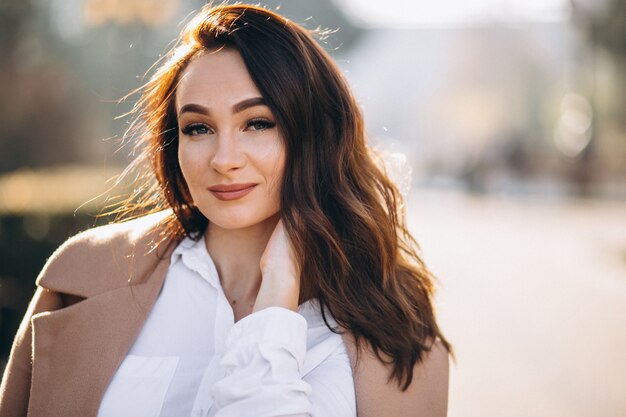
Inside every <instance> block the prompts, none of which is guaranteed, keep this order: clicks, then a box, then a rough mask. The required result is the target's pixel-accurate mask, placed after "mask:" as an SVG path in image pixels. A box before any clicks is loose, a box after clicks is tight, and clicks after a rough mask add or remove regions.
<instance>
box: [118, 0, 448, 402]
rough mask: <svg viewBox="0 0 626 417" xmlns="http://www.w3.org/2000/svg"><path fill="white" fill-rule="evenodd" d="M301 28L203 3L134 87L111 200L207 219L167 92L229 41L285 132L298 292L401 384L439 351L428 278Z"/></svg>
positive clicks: (385, 182)
mask: <svg viewBox="0 0 626 417" xmlns="http://www.w3.org/2000/svg"><path fill="white" fill-rule="evenodd" d="M312 35H313V33H312V32H310V31H307V30H305V29H304V28H302V27H301V26H299V25H297V24H295V23H294V22H292V21H290V20H288V19H286V18H284V17H282V16H280V15H278V14H276V13H274V12H272V11H269V10H266V9H264V8H261V7H258V6H250V5H243V4H237V5H220V6H211V5H207V6H206V7H204V8H203V9H202V10H201V11H200V12H199V13H198V14H197V15H196V16H195V18H193V20H191V21H190V22H189V24H188V25H187V26H186V27H185V29H184V30H183V31H182V33H181V36H180V38H179V40H178V42H177V43H176V44H175V45H174V47H173V48H172V50H171V51H170V52H169V53H168V54H167V55H166V56H165V57H164V59H163V61H162V62H159V63H158V64H159V65H160V66H158V68H157V69H156V70H155V72H154V74H153V76H152V77H151V79H150V80H149V81H148V82H147V83H146V84H145V85H144V86H143V87H141V88H140V89H139V90H138V91H137V92H139V93H140V94H141V98H140V99H139V101H138V102H137V104H136V105H135V108H134V110H133V112H132V114H133V115H134V116H135V117H134V122H133V123H132V125H131V129H130V130H129V132H128V133H129V136H132V137H133V139H134V140H135V141H136V145H137V150H138V152H139V153H138V155H137V158H136V159H135V161H134V163H133V164H131V165H130V166H129V172H132V170H133V169H135V168H138V169H139V171H140V172H142V170H143V172H144V174H141V175H143V176H141V175H140V176H138V177H136V179H135V180H134V182H135V183H136V184H139V186H138V187H137V188H136V189H135V191H134V193H133V194H132V195H131V197H130V199H129V200H127V202H126V205H124V206H123V208H121V209H120V210H121V211H122V212H123V213H124V214H125V215H126V216H125V217H129V213H140V212H141V213H146V211H148V210H150V209H151V210H159V209H163V208H171V209H172V212H173V215H172V216H171V218H170V220H169V224H168V231H167V233H168V235H169V236H172V235H174V236H175V237H178V238H182V237H184V236H190V237H192V238H195V239H198V238H200V236H201V235H202V233H203V232H204V231H205V229H206V226H207V222H208V220H207V219H206V218H205V217H204V216H203V215H202V214H201V213H200V211H199V210H198V209H197V208H196V207H195V206H194V205H193V202H192V199H191V195H190V193H189V190H188V188H187V185H186V183H185V179H184V177H183V174H182V172H181V169H180V167H179V165H178V130H179V128H178V122H177V118H176V111H175V94H174V93H175V91H176V86H177V84H178V82H179V77H180V74H181V73H182V71H183V70H184V69H185V68H186V66H187V65H188V64H189V62H190V61H191V60H192V59H193V58H194V57H195V56H197V55H198V54H199V53H200V52H202V51H204V50H215V49H218V48H234V49H236V50H237V51H239V53H240V54H241V56H242V58H243V61H244V62H245V65H246V67H247V69H248V71H249V73H250V75H251V77H252V79H253V81H254V82H255V84H256V86H257V88H258V89H259V91H260V92H261V94H262V95H263V98H264V99H265V101H266V102H267V104H268V106H269V107H270V109H271V110H272V112H273V114H274V116H275V117H276V120H277V126H278V127H279V129H280V130H281V133H282V136H283V138H284V141H285V148H286V155H287V158H286V166H285V173H284V179H283V184H282V194H281V214H282V220H283V222H284V225H285V229H286V231H287V233H288V235H289V237H290V239H291V242H292V243H293V246H294V248H295V253H296V254H297V257H298V262H299V265H300V268H301V271H302V277H303V279H302V283H301V289H300V302H303V301H306V300H308V299H310V298H317V299H318V300H319V303H320V305H321V306H322V313H323V314H324V311H325V310H324V308H327V309H328V311H329V312H330V314H332V316H333V318H334V319H335V320H336V321H337V323H338V324H339V325H340V326H341V327H342V328H344V329H346V330H348V331H350V332H351V333H352V334H353V335H354V336H355V338H356V341H357V346H359V347H360V346H361V343H360V342H363V341H366V342H367V343H368V344H369V345H370V346H371V348H372V349H373V351H374V352H375V353H376V355H377V356H378V358H379V359H380V360H381V361H383V362H386V363H387V364H388V365H389V366H391V368H392V371H391V373H390V377H389V378H390V379H392V378H395V379H396V380H397V382H398V385H399V386H401V388H402V389H403V390H405V389H406V388H408V386H409V385H410V383H411V381H412V378H413V367H414V365H415V364H416V363H417V362H419V361H421V360H422V359H423V358H424V354H425V352H428V351H429V350H430V349H431V348H432V344H433V343H434V341H435V340H439V341H441V342H442V343H443V344H444V346H445V347H446V348H447V349H448V350H450V345H449V344H448V342H447V341H446V339H445V338H444V337H443V335H442V334H441V332H440V330H439V327H438V326H437V323H436V320H435V316H434V312H433V304H432V299H431V298H432V294H433V289H434V288H433V280H434V278H433V276H432V274H431V273H430V272H429V270H428V269H427V268H426V266H425V265H424V263H423V261H422V259H421V258H420V256H419V254H418V250H419V246H418V245H417V243H416V241H415V240H414V239H413V237H412V236H411V234H410V233H409V231H408V230H407V226H406V223H405V218H404V202H403V199H402V196H401V194H400V193H399V191H398V189H397V187H396V186H395V185H394V183H393V182H392V181H391V180H390V179H389V177H388V176H387V175H386V173H385V171H384V167H381V166H380V165H379V164H378V163H377V162H376V156H375V154H374V153H373V152H372V150H371V149H370V148H369V147H368V145H367V143H366V135H365V131H364V125H363V116H362V114H361V111H360V109H359V106H358V104H357V102H356V100H355V99H354V97H353V95H352V93H351V91H350V88H349V87H348V85H347V82H346V80H345V79H344V77H343V75H342V73H341V71H340V69H339V68H338V67H337V66H336V65H335V64H334V62H333V60H332V59H331V58H330V57H329V55H328V54H327V53H326V52H324V50H323V49H322V48H321V47H320V46H319V45H318V44H317V43H316V41H315V39H314V38H313V36H312ZM127 174H128V173H127ZM148 175H151V176H153V177H152V178H151V179H150V178H147V176H148ZM155 180H156V181H155ZM129 202H133V204H132V205H128V203H129ZM324 321H325V322H326V324H327V326H328V327H329V328H330V329H331V330H333V331H335V332H339V331H338V330H336V329H333V328H332V327H331V326H330V325H329V323H328V321H327V317H326V315H325V314H324ZM359 351H360V348H359V349H358V350H357V353H358V352H359ZM358 356H359V355H357V358H358Z"/></svg>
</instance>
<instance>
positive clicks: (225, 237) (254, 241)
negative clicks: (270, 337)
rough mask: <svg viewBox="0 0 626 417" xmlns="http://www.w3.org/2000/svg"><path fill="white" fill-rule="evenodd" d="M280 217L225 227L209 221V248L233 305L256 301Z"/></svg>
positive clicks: (223, 286) (224, 288) (207, 245)
mask: <svg viewBox="0 0 626 417" xmlns="http://www.w3.org/2000/svg"><path fill="white" fill-rule="evenodd" d="M279 218H280V214H276V215H275V216H272V217H270V218H268V219H267V220H265V221H263V222H261V223H258V224H255V225H253V226H250V227H246V228H242V229H223V228H221V227H219V226H217V225H215V224H213V223H211V222H209V224H208V226H207V230H206V232H205V236H204V237H205V242H206V247H207V250H208V251H209V254H210V255H211V258H212V259H213V262H214V263H215V267H216V269H217V272H218V274H219V277H220V282H221V284H222V288H223V290H224V294H225V295H226V297H227V298H228V301H229V302H231V304H233V305H234V304H236V303H239V304H241V303H242V302H248V303H250V302H252V303H254V300H255V299H256V295H257V293H258V291H259V288H260V286H261V269H260V267H259V262H260V260H261V256H262V255H263V252H264V251H265V247H266V245H267V242H268V241H269V238H270V236H271V235H272V232H273V231H274V228H275V227H276V224H277V223H278V220H279Z"/></svg>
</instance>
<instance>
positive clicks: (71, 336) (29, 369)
mask: <svg viewBox="0 0 626 417" xmlns="http://www.w3.org/2000/svg"><path fill="white" fill-rule="evenodd" d="M165 215H166V213H165V212H162V213H157V214H155V215H150V216H145V217H143V218H140V219H137V220H133V221H129V222H126V223H120V224H115V225H109V226H104V227H99V228H95V229H91V230H88V231H86V232H83V233H80V234H79V235H77V236H75V237H73V238H71V239H70V240H68V241H67V242H66V243H65V244H63V245H62V246H61V247H60V248H59V249H58V250H57V251H56V252H55V253H54V254H53V255H52V257H51V258H50V259H49V260H48V262H47V263H46V265H45V267H44V269H43V270H42V272H41V274H40V275H39V277H38V279H37V290H36V292H35V295H34V297H33V299H32V301H31V303H30V306H29V308H28V311H27V313H26V316H25V317H24V320H23V322H22V324H21V326H20V328H19V331H18V333H17V336H16V338H15V341H14V344H13V348H12V350H11V356H10V358H9V362H8V364H7V367H6V370H5V373H4V376H3V379H2V385H1V386H0V417H21V416H27V415H28V416H29V417H56V416H58V417H61V416H62V417H72V416H77V417H78V416H80V417H89V416H96V414H97V411H98V407H99V405H100V401H101V399H102V396H103V395H104V392H105V390H106V388H107V386H108V384H109V381H110V380H111V378H112V376H113V374H114V373H115V371H116V369H117V367H118V366H119V365H120V363H121V362H122V360H123V359H124V357H125V355H126V352H127V351H128V350H129V349H130V347H131V345H132V344H133V342H134V340H135V338H136V337H137V335H138V333H139V331H140V329H141V327H142V325H143V323H144V321H145V320H146V318H147V315H148V314H149V312H150V309H151V308H152V306H153V304H154V303H155V301H156V298H157V296H158V293H159V291H160V289H161V286H162V285H163V281H164V278H165V275H166V272H167V270H168V267H169V259H170V254H171V253H172V251H173V249H174V248H175V246H176V242H175V241H173V240H172V239H170V240H168V241H165V242H163V243H162V244H160V245H158V246H157V247H156V248H155V245H154V242H155V241H157V239H159V233H160V231H161V230H162V226H163V219H164V218H165V217H166V216H165ZM344 341H345V343H346V345H347V347H348V352H349V354H350V357H351V360H352V365H353V372H354V380H355V388H356V398H357V409H358V414H359V417H385V416H389V417H403V416H407V417H409V416H410V417H413V416H415V417H418V416H419V417H426V416H437V417H439V416H445V414H446V411H445V410H446V407H447V384H448V369H447V366H448V359H447V353H445V352H444V351H443V349H442V348H440V347H439V346H437V347H436V348H435V349H434V351H433V353H431V354H430V355H429V358H427V360H426V361H425V362H424V363H423V364H421V365H417V367H416V378H415V380H414V383H413V384H412V385H411V387H410V388H409V390H408V391H406V392H401V391H400V390H399V389H398V388H397V385H396V384H395V382H393V381H392V382H390V383H389V384H388V383H387V374H388V370H387V369H386V368H385V366H383V365H382V364H381V362H380V361H378V360H377V359H376V358H375V357H374V356H373V355H372V354H371V353H370V352H369V351H368V352H366V354H365V355H363V356H362V357H361V360H360V361H359V363H358V366H357V365H356V364H355V361H354V358H355V354H354V352H355V344H354V341H353V339H352V337H351V336H350V335H348V334H346V335H344ZM316 417H318V416H316ZM319 417H323V416H319Z"/></svg>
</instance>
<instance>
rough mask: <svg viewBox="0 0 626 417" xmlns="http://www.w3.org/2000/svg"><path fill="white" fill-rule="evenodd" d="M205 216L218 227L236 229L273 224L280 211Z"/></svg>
mask: <svg viewBox="0 0 626 417" xmlns="http://www.w3.org/2000/svg"><path fill="white" fill-rule="evenodd" d="M203 214H204V213H203ZM205 217H206V218H207V219H208V220H209V223H210V224H212V225H214V226H217V227H219V228H220V229H224V230H238V229H247V228H250V227H254V226H261V225H264V224H268V223H270V224H271V225H272V226H274V225H275V223H276V222H278V219H279V218H280V212H275V213H272V214H269V215H267V216H207V215H206V214H205Z"/></svg>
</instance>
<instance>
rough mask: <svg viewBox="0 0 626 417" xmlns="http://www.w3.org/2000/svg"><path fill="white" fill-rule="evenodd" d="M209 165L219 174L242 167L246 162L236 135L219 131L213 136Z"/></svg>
mask: <svg viewBox="0 0 626 417" xmlns="http://www.w3.org/2000/svg"><path fill="white" fill-rule="evenodd" d="M215 139H216V140H215V143H214V149H213V153H212V155H211V159H210V166H211V168H213V169H214V170H215V171H217V172H219V173H220V174H228V173H231V172H233V171H236V170H238V169H240V168H242V167H243V166H244V165H245V163H246V157H245V153H244V152H243V151H242V149H241V147H240V144H239V141H238V138H237V135H236V134H229V133H219V134H217V137H216V138H215Z"/></svg>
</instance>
